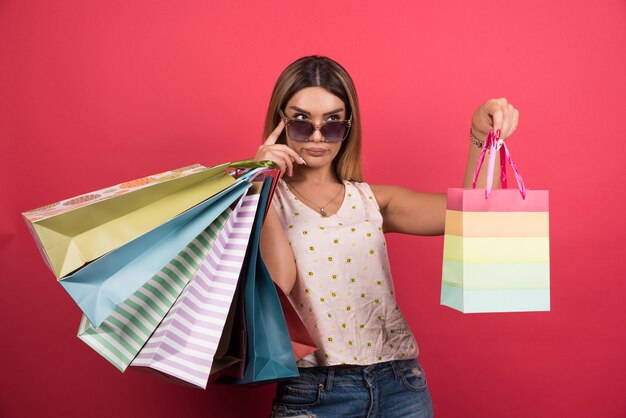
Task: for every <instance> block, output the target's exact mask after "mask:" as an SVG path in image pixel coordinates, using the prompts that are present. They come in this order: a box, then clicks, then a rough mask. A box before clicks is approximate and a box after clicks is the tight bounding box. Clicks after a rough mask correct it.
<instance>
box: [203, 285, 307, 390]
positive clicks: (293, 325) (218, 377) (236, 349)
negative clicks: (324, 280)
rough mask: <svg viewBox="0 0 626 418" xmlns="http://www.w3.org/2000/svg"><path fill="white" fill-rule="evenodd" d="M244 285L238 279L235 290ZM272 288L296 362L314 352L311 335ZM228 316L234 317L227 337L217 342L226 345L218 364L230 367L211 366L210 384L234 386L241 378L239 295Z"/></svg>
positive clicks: (242, 342)
mask: <svg viewBox="0 0 626 418" xmlns="http://www.w3.org/2000/svg"><path fill="white" fill-rule="evenodd" d="M244 281H245V280H244V279H241V280H240V282H239V284H238V286H241V285H242V284H244ZM275 288H276V293H277V294H278V298H279V301H280V304H281V308H282V311H283V316H284V318H285V323H286V324H287V332H288V334H289V339H290V341H291V348H292V350H293V354H294V360H295V361H298V360H300V359H301V358H303V357H305V356H307V355H309V354H311V353H312V352H314V351H315V350H317V346H316V345H315V343H314V342H313V338H311V335H310V334H309V332H308V331H307V329H306V327H305V325H304V323H303V322H302V320H301V319H300V316H299V315H298V313H297V312H296V310H295V309H294V307H293V306H292V305H291V302H289V299H288V298H287V297H286V296H285V294H284V293H283V291H282V290H281V289H280V288H279V287H277V286H275ZM238 290H239V289H238ZM231 312H234V313H235V314H236V316H235V320H234V324H233V329H232V331H231V333H229V335H227V336H226V335H224V334H223V335H222V340H220V345H222V344H223V343H224V344H226V341H223V339H224V338H226V339H229V340H228V343H227V344H228V348H227V349H226V350H225V354H224V355H223V356H224V360H221V362H224V361H229V362H230V363H231V364H230V365H228V366H227V367H224V366H225V364H224V365H223V366H218V367H215V363H214V364H213V367H214V368H213V369H212V370H211V379H210V383H234V382H236V381H237V380H241V379H243V376H244V371H245V365H246V364H247V356H246V346H247V330H246V326H245V310H244V300H243V294H240V295H237V294H236V295H235V300H234V301H233V306H231ZM218 351H219V348H218ZM216 357H217V354H216Z"/></svg>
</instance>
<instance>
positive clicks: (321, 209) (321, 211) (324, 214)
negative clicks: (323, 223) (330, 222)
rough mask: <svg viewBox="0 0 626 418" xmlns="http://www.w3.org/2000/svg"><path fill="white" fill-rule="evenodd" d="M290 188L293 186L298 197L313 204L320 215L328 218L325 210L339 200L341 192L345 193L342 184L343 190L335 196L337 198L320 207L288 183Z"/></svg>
mask: <svg viewBox="0 0 626 418" xmlns="http://www.w3.org/2000/svg"><path fill="white" fill-rule="evenodd" d="M288 185H289V186H291V188H292V189H293V191H294V192H296V193H298V196H300V197H301V198H303V199H304V200H306V201H307V202H309V203H310V204H312V205H313V206H315V207H317V208H318V209H319V213H320V215H322V216H323V217H327V216H328V214H327V213H326V211H325V210H324V208H326V207H327V206H328V205H330V204H331V203H333V202H334V201H335V199H337V197H338V196H339V195H340V194H341V192H342V191H343V188H344V187H345V185H344V184H343V183H341V188H340V189H339V192H338V193H337V194H336V195H335V197H333V198H332V199H331V200H330V201H329V202H328V203H326V204H325V205H324V206H320V205H318V204H317V203H315V202H313V201H312V200H311V199H309V198H308V197H306V196H305V195H303V194H302V193H300V192H299V191H298V189H296V188H295V186H294V185H293V184H291V183H288Z"/></svg>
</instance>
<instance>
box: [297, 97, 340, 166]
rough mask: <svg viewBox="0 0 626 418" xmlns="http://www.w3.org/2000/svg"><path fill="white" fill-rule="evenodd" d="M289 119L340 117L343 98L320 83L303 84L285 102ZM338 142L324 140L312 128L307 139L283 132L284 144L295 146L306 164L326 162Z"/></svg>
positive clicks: (322, 121) (315, 164)
mask: <svg viewBox="0 0 626 418" xmlns="http://www.w3.org/2000/svg"><path fill="white" fill-rule="evenodd" d="M285 116H287V118H289V119H303V120H309V121H311V122H313V123H315V124H317V125H319V124H322V123H324V122H328V121H331V120H344V119H345V118H346V106H345V104H344V103H343V101H342V100H341V99H340V98H339V97H337V96H335V95H334V94H332V93H330V92H329V91H328V90H326V89H324V88H322V87H307V88H304V89H302V90H300V91H298V92H297V93H296V94H294V95H293V97H292V98H291V99H290V100H289V101H288V102H287V105H286V106H285ZM341 144H342V143H341V142H336V143H331V142H325V141H324V137H323V136H322V134H321V133H320V131H319V129H316V130H315V131H314V132H313V134H312V135H311V137H310V138H309V140H308V141H307V142H298V141H293V140H291V139H290V138H289V135H287V145H288V146H289V147H290V148H292V149H293V150H295V151H296V152H297V153H298V154H299V155H300V156H301V157H302V158H303V159H304V160H305V161H306V163H307V166H308V167H310V168H318V167H323V166H330V164H331V163H332V161H333V160H334V159H335V157H336V156H337V154H338V153H339V150H340V149H341Z"/></svg>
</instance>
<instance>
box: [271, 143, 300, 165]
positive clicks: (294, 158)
mask: <svg viewBox="0 0 626 418" xmlns="http://www.w3.org/2000/svg"><path fill="white" fill-rule="evenodd" d="M275 147H279V149H281V150H282V151H284V152H286V153H287V154H289V156H290V157H291V159H292V161H294V162H296V163H298V164H305V165H306V161H304V159H303V158H302V157H301V156H300V154H298V153H297V152H296V151H294V150H293V149H292V148H290V147H289V146H287V145H284V144H276V145H275Z"/></svg>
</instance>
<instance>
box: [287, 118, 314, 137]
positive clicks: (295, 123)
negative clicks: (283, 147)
mask: <svg viewBox="0 0 626 418" xmlns="http://www.w3.org/2000/svg"><path fill="white" fill-rule="evenodd" d="M287 130H288V131H289V138H291V139H292V140H294V141H306V140H308V139H309V138H310V137H311V135H312V134H313V131H314V130H315V127H314V126H313V125H312V124H311V122H308V121H306V120H291V121H289V125H288V126H287Z"/></svg>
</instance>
